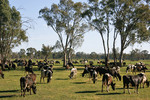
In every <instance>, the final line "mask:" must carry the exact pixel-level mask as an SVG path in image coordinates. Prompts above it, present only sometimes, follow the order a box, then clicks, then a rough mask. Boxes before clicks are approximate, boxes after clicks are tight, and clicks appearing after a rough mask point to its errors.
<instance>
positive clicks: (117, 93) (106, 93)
mask: <svg viewBox="0 0 150 100" xmlns="http://www.w3.org/2000/svg"><path fill="white" fill-rule="evenodd" d="M119 94H123V93H100V94H96V95H119Z"/></svg>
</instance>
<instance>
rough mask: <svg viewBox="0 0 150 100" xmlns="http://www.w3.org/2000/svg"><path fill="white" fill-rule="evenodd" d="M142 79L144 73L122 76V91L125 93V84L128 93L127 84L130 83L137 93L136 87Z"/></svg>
mask: <svg viewBox="0 0 150 100" xmlns="http://www.w3.org/2000/svg"><path fill="white" fill-rule="evenodd" d="M143 79H144V74H142V73H140V74H138V75H124V76H123V88H124V92H123V93H125V86H127V89H128V93H129V94H131V93H130V90H129V84H130V83H131V85H132V86H133V87H135V89H136V90H135V91H136V92H137V94H138V93H139V92H138V88H139V85H140V84H141V83H142V81H143Z"/></svg>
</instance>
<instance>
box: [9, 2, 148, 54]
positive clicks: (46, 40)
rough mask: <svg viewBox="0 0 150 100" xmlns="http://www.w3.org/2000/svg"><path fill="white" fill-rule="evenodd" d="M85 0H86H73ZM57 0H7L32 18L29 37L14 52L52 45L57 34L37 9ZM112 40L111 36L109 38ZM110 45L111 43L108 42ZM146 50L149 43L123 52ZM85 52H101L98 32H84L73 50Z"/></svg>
mask: <svg viewBox="0 0 150 100" xmlns="http://www.w3.org/2000/svg"><path fill="white" fill-rule="evenodd" d="M73 1H75V2H76V1H82V2H84V1H85V2H86V1H87V0H73ZM58 2H59V0H9V3H10V6H11V7H12V6H15V7H16V8H17V9H18V10H19V11H20V13H21V16H22V17H27V18H30V19H32V20H33V22H32V26H33V27H32V28H31V29H29V30H27V36H28V37H29V42H28V43H22V44H21V45H20V46H19V47H15V48H14V49H13V51H14V52H18V51H20V49H22V48H23V49H27V48H29V47H33V48H36V49H37V50H41V48H42V44H45V45H51V46H53V45H54V44H55V42H56V41H57V40H58V36H57V34H56V33H55V32H54V31H53V30H52V29H51V28H50V27H47V25H46V22H45V21H44V20H43V19H39V18H38V16H39V10H40V9H42V8H44V7H48V8H50V7H51V4H53V3H58ZM110 40H112V38H110ZM110 45H112V44H110ZM117 47H120V41H119V40H118V41H117ZM135 48H138V49H141V50H148V51H149V53H150V44H148V43H143V44H140V45H139V44H136V45H134V46H130V47H128V48H127V49H126V50H125V51H124V52H126V53H129V52H130V51H131V50H132V49H135ZM78 51H80V52H85V53H91V52H96V53H103V46H102V42H101V37H100V35H99V33H98V32H95V31H90V32H88V33H86V34H85V36H84V42H83V44H82V47H80V48H78V49H77V50H75V52H78Z"/></svg>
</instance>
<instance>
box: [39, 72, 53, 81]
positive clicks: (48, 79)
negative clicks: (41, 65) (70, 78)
mask: <svg viewBox="0 0 150 100" xmlns="http://www.w3.org/2000/svg"><path fill="white" fill-rule="evenodd" d="M52 75H53V72H52V71H51V70H45V69H42V70H41V77H40V83H41V79H42V78H43V81H44V78H45V77H47V83H49V82H50V81H51V79H52Z"/></svg>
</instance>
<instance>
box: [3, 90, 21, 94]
mask: <svg viewBox="0 0 150 100" xmlns="http://www.w3.org/2000/svg"><path fill="white" fill-rule="evenodd" d="M7 92H19V90H3V91H0V93H7Z"/></svg>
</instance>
